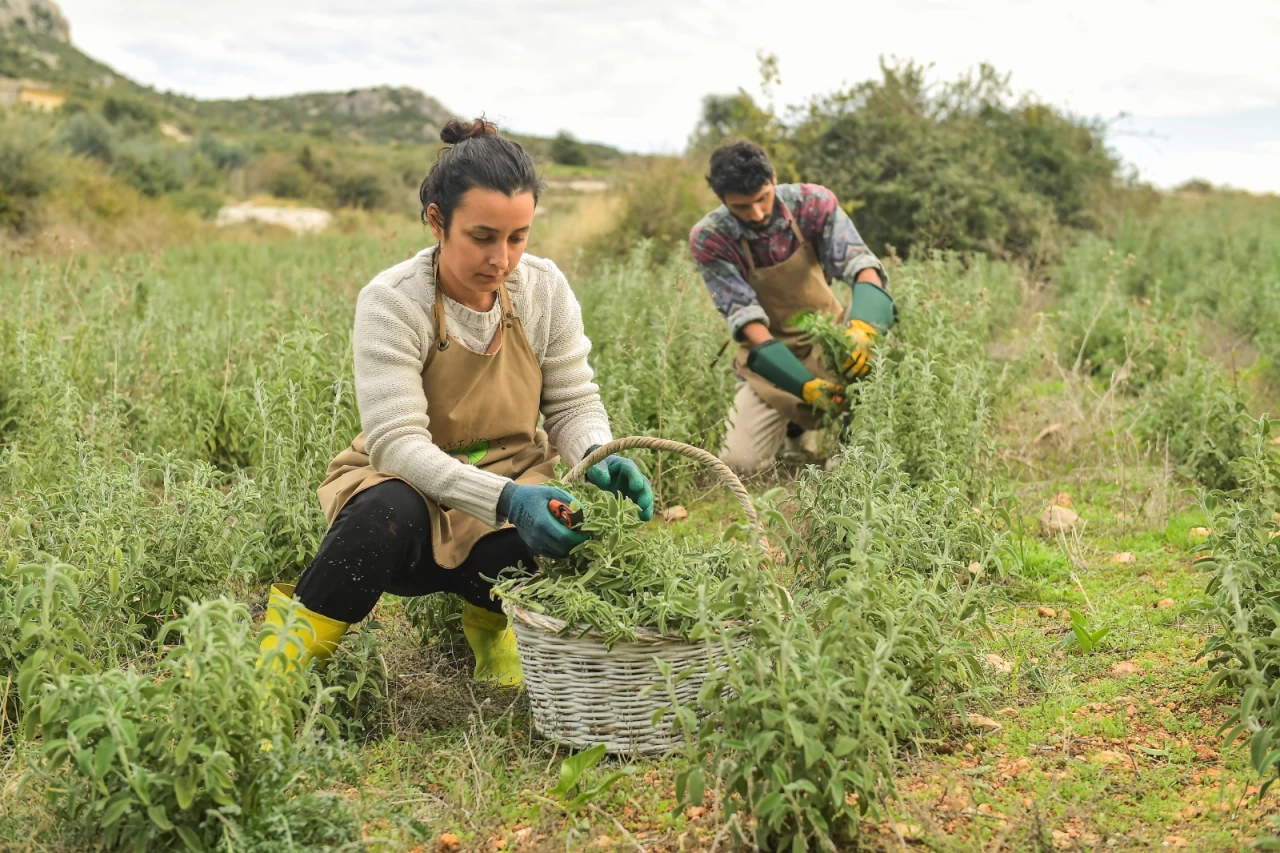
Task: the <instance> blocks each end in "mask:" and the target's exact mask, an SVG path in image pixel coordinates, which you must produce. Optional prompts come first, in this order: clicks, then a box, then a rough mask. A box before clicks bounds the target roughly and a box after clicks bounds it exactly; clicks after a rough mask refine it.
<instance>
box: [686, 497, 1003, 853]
mask: <svg viewBox="0 0 1280 853" xmlns="http://www.w3.org/2000/svg"><path fill="white" fill-rule="evenodd" d="M858 526H859V528H860V532H859V533H858V534H857V535H855V536H854V537H853V538H854V542H855V543H856V544H855V545H854V546H853V547H851V548H850V549H849V550H847V551H846V552H845V554H844V555H843V556H842V557H841V558H840V559H839V560H838V561H836V562H834V563H833V564H832V565H831V566H830V571H829V574H828V582H829V587H828V590H827V591H826V592H824V593H822V594H820V595H818V596H816V597H815V598H814V599H812V600H810V601H807V602H801V604H800V605H799V606H797V607H794V608H792V607H790V606H788V605H787V604H786V599H785V597H783V596H778V595H777V594H776V590H773V589H772V588H771V587H770V585H768V584H767V583H764V582H762V580H761V579H760V578H759V577H758V576H754V577H753V576H744V577H743V578H742V589H741V591H740V592H739V595H741V596H743V597H744V598H745V599H746V600H747V601H749V602H753V603H754V604H753V605H752V606H751V609H750V613H751V618H752V623H751V624H752V627H751V631H750V633H751V643H749V644H747V645H745V646H742V647H741V648H734V647H733V646H732V645H731V642H730V640H729V638H728V637H726V638H725V651H726V665H725V668H724V669H722V670H718V671H714V672H712V673H711V675H710V677H709V678H708V680H707V681H706V682H705V684H704V685H703V687H702V690H701V693H700V696H699V702H698V705H699V710H700V711H701V712H702V713H703V715H704V716H703V717H702V721H701V723H700V724H697V726H696V732H697V737H696V740H695V741H694V746H693V758H694V763H693V764H692V765H691V766H690V768H689V769H687V770H686V771H684V772H683V773H682V774H681V776H680V777H679V778H678V781H677V786H676V787H677V791H676V793H677V797H678V798H680V799H681V800H682V801H687V802H694V803H697V802H700V801H701V800H702V796H703V790H704V788H705V785H706V779H707V778H708V773H709V774H710V775H711V777H712V778H720V779H722V780H723V784H724V789H725V790H724V795H723V796H722V798H721V803H722V808H723V810H724V812H725V820H726V823H727V825H729V826H731V827H733V828H734V830H735V832H736V833H737V834H738V835H739V837H744V836H745V837H747V838H749V839H750V840H751V841H752V842H754V843H755V844H756V845H758V846H759V847H760V848H761V849H765V850H833V851H834V850H844V849H849V847H850V843H851V842H852V841H853V840H854V839H855V838H856V837H857V835H858V833H859V823H858V821H859V818H861V817H862V816H864V815H871V816H876V815H879V814H880V813H881V804H882V803H883V802H884V801H885V800H886V799H888V798H890V797H892V796H893V794H894V772H895V769H896V767H897V754H898V751H899V750H900V749H901V748H902V747H904V746H906V745H907V744H910V743H912V742H915V741H917V740H920V739H922V738H924V737H925V736H926V734H927V732H928V731H929V730H930V729H931V728H932V727H933V726H934V725H935V723H936V716H937V715H938V714H939V713H940V711H941V709H942V707H943V706H944V704H945V700H946V699H948V698H950V699H951V700H952V701H953V702H955V703H959V702H960V701H961V697H962V696H964V695H967V694H969V693H970V692H971V691H972V690H974V689H975V688H977V687H978V686H979V685H980V684H981V672H982V670H981V664H980V663H979V661H978V657H977V653H976V650H975V648H974V647H973V646H972V645H971V644H970V643H969V641H968V639H967V638H968V636H969V634H971V633H972V632H973V631H975V630H976V629H977V623H976V614H977V613H978V608H977V598H976V593H975V592H974V590H975V589H976V587H970V590H969V591H968V592H967V593H966V592H961V591H959V590H955V589H954V588H951V587H952V584H953V583H954V580H951V581H949V580H948V577H950V575H949V574H940V575H937V576H935V577H934V578H920V577H916V576H914V575H909V574H908V575H894V574H893V573H892V572H890V571H887V570H886V567H885V566H884V564H883V563H882V562H881V561H880V560H879V559H877V558H875V557H872V556H871V555H870V554H869V553H867V552H864V551H862V550H861V546H863V545H868V544H869V545H871V546H872V550H878V549H879V547H880V546H881V545H882V544H883V543H882V541H881V540H882V539H883V538H884V537H888V536H892V535H894V534H893V533H892V532H891V531H889V530H887V529H885V528H883V527H882V526H881V525H880V523H879V521H878V519H876V518H874V517H872V518H866V517H864V518H863V519H861V520H859V522H858ZM681 719H682V721H683V723H684V724H685V725H686V726H688V727H693V726H694V723H693V718H692V713H691V711H690V709H684V710H683V712H682V714H681ZM739 809H743V810H745V812H746V813H747V815H749V816H750V817H751V818H752V819H753V824H752V827H753V828H752V829H751V830H750V831H748V830H747V829H746V827H747V826H748V823H747V821H745V820H743V819H742V816H740V815H738V814H737V813H738V811H739Z"/></svg>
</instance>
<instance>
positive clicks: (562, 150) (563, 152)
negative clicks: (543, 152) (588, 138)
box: [551, 130, 587, 166]
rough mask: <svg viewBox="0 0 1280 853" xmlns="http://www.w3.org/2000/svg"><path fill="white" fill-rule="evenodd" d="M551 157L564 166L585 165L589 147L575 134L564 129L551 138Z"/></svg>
mask: <svg viewBox="0 0 1280 853" xmlns="http://www.w3.org/2000/svg"><path fill="white" fill-rule="evenodd" d="M551 159H552V160H554V161H555V162H557V163H559V164H560V165H562V166H585V165H587V149H586V147H585V146H584V145H583V144H582V143H581V142H579V141H578V140H577V139H575V138H574V136H573V134H571V133H569V131H567V130H562V131H560V132H559V133H557V134H556V138H555V139H553V140H551Z"/></svg>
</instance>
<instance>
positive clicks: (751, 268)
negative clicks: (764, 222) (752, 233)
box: [738, 234, 756, 276]
mask: <svg viewBox="0 0 1280 853" xmlns="http://www.w3.org/2000/svg"><path fill="white" fill-rule="evenodd" d="M738 242H739V243H740V244H741V245H742V256H743V257H744V258H746V259H747V275H748V276H751V275H754V274H755V271H756V262H755V259H754V258H752V257H751V246H749V245H748V244H747V235H746V234H743V235H742V236H741V237H739V238H738Z"/></svg>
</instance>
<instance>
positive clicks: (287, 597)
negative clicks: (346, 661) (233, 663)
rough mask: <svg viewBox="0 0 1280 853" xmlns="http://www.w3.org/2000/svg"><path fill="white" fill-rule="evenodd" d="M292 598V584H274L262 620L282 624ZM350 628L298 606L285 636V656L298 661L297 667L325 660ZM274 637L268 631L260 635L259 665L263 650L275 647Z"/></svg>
mask: <svg viewBox="0 0 1280 853" xmlns="http://www.w3.org/2000/svg"><path fill="white" fill-rule="evenodd" d="M292 600H293V584H284V583H273V584H272V585H271V597H270V598H269V599H268V601H267V615H266V618H265V619H264V620H263V621H264V622H265V623H266V624H268V625H275V626H277V627H279V626H281V625H283V624H284V616H285V613H287V612H288V610H289V604H290V602H291V601H292ZM349 627H350V623H347V622H339V621H338V620H337V619H330V618H329V617H328V616H321V615H320V614H319V613H316V612H314V611H312V610H308V609H307V608H305V607H301V606H300V607H298V609H297V610H296V611H295V617H294V622H293V628H292V630H290V632H289V633H288V635H287V636H286V637H285V647H284V654H285V657H287V658H288V659H289V660H291V661H297V662H298V665H299V666H306V665H307V661H309V660H311V659H312V658H315V659H316V660H317V661H325V660H328V659H329V657H330V655H332V654H333V650H334V649H336V648H337V647H338V641H339V640H341V639H342V635H343V634H345V633H347V628H349ZM277 636H278V635H276V634H270V633H268V634H264V635H263V637H262V641H261V642H260V643H259V646H258V647H259V649H260V650H261V654H260V655H259V658H258V663H259V664H261V663H262V659H263V658H264V657H265V656H266V653H267V652H268V651H270V650H272V649H274V648H275V647H276V642H277Z"/></svg>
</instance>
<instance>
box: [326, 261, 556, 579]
mask: <svg viewBox="0 0 1280 853" xmlns="http://www.w3.org/2000/svg"><path fill="white" fill-rule="evenodd" d="M498 298H499V299H500V300H502V314H503V320H502V326H501V327H500V329H499V331H498V335H497V337H496V338H495V341H494V344H493V345H491V346H490V347H489V350H490V351H489V353H486V354H481V353H476V352H472V351H471V350H469V349H467V348H466V347H464V346H463V345H462V344H461V343H460V342H458V341H450V340H449V334H448V331H447V329H446V328H445V312H444V294H443V293H442V292H441V291H440V285H439V284H437V285H436V300H435V304H434V305H433V306H432V309H431V316H432V320H433V321H434V323H435V328H436V341H435V343H434V344H433V345H432V347H431V351H430V352H429V353H428V354H427V358H426V363H425V364H424V365H423V367H422V390H423V392H424V393H425V394H426V397H427V404H428V408H427V411H428V412H429V413H430V415H431V440H432V441H433V442H434V443H435V444H436V446H437V447H439V448H440V449H441V450H443V451H445V452H446V453H448V454H450V455H451V456H453V457H454V458H456V459H458V460H460V461H462V462H466V463H468V464H472V465H478V466H479V467H480V468H482V469H484V470H485V471H491V472H492V473H494V474H498V475H500V476H503V477H510V478H511V479H513V480H515V481H516V482H517V483H521V484H539V483H545V482H547V481H548V480H550V479H551V477H552V475H553V473H554V472H555V467H556V462H557V460H558V458H559V457H558V456H557V455H556V452H555V450H553V449H552V447H551V445H550V442H549V441H548V440H547V434H546V433H545V432H543V431H542V430H540V429H538V428H537V424H538V412H539V408H540V405H541V399H542V368H541V367H540V366H539V365H538V360H537V358H536V357H535V356H534V354H533V349H532V347H530V346H529V339H528V338H527V337H526V336H525V333H524V326H523V324H522V323H521V322H520V318H519V317H517V316H516V315H515V312H514V311H512V310H511V297H510V295H508V293H507V286H506V284H505V283H504V284H502V285H501V286H500V287H499V288H498ZM399 479H403V478H400V477H395V476H392V475H390V474H383V473H380V472H378V471H375V470H373V468H372V467H371V466H370V465H369V454H368V453H367V452H366V446H365V434H364V433H363V432H362V433H360V435H358V436H356V439H355V441H353V442H351V446H350V447H348V448H347V449H346V450H344V451H342V452H341V453H339V454H338V455H337V457H336V458H335V459H334V460H333V461H332V462H330V463H329V470H328V472H327V474H326V476H325V480H324V483H322V484H321V486H320V488H319V489H318V490H317V494H318V495H319V496H320V506H321V508H322V509H323V510H324V517H325V520H326V521H328V523H329V524H330V525H332V524H333V521H334V519H335V518H337V517H338V513H339V512H341V511H342V507H343V506H345V505H346V503H347V501H349V500H351V498H352V497H354V496H355V495H358V494H359V493H360V492H363V491H364V490H365V489H368V488H370V487H372V486H376V485H377V484H378V483H383V482H386V481H387V480H399ZM411 485H412V484H411ZM423 499H424V500H426V502H427V509H428V512H429V513H430V515H431V545H432V549H433V552H432V553H433V556H434V557H435V561H436V562H437V563H439V564H440V565H441V566H444V567H445V568H447V569H454V568H457V567H458V566H459V565H460V564H461V563H462V561H463V560H465V559H466V558H467V555H468V554H470V553H471V549H472V547H474V546H475V544H476V542H478V541H479V540H480V538H481V537H483V536H486V535H488V534H490V533H493V532H494V530H493V529H492V528H490V527H489V526H488V525H486V524H484V523H483V522H481V521H479V520H477V519H475V518H472V517H471V516H469V515H467V514H465V513H463V512H461V511H459V510H456V509H449V508H447V507H442V506H440V505H439V504H437V503H436V502H435V501H432V500H431V499H429V498H427V497H426V496H425V495H424V496H423Z"/></svg>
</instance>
